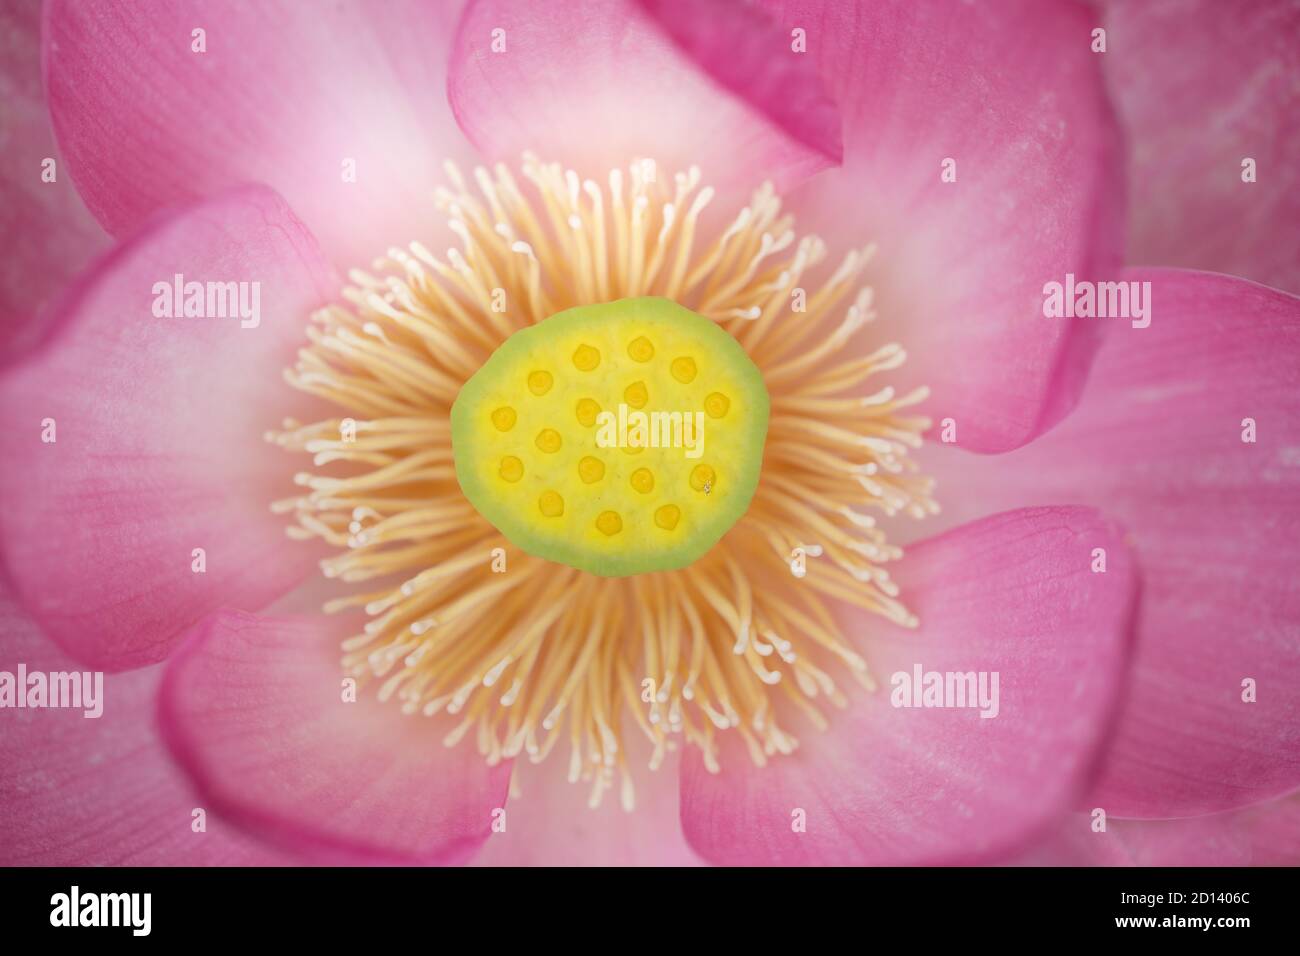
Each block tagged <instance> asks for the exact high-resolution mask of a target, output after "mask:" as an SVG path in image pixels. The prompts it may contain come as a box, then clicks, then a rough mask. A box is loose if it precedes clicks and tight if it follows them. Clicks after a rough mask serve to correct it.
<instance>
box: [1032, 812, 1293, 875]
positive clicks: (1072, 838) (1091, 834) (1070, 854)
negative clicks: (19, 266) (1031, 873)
mask: <svg viewBox="0 0 1300 956" xmlns="http://www.w3.org/2000/svg"><path fill="white" fill-rule="evenodd" d="M1092 823H1093V817H1092V816H1091V815H1090V814H1074V815H1072V816H1071V817H1069V819H1068V820H1067V821H1066V823H1065V824H1064V825H1062V827H1061V828H1060V830H1059V831H1058V832H1057V833H1055V834H1054V835H1053V836H1052V838H1051V839H1049V840H1047V841H1045V842H1044V843H1043V844H1042V845H1041V846H1039V847H1037V848H1036V849H1035V850H1034V851H1033V852H1031V853H1028V854H1026V855H1024V856H1023V857H1021V858H1020V859H1018V860H1016V861H1015V862H1017V863H1021V864H1027V865H1030V866H1297V865H1300V797H1296V796H1295V795H1292V796H1289V797H1282V798H1280V799H1278V800H1271V801H1269V802H1267V803H1261V804H1257V805H1255V806H1253V807H1247V808H1246V809H1244V810H1229V811H1227V812H1225V813H1213V814H1210V815H1209V816H1203V817H1187V818H1185V819H1182V820H1108V821H1107V822H1106V829H1105V831H1104V832H1096V831H1094V830H1093V827H1092Z"/></svg>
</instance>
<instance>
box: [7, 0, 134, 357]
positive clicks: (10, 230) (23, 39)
mask: <svg viewBox="0 0 1300 956" xmlns="http://www.w3.org/2000/svg"><path fill="white" fill-rule="evenodd" d="M0 155H3V156H4V158H5V159H4V163H3V164H2V165H0V236H3V237H4V240H3V246H2V247H0V364H7V363H9V362H11V361H13V360H14V358H16V357H17V356H18V355H19V354H20V353H22V352H24V351H26V350H27V349H28V348H30V347H31V346H32V345H33V344H34V343H35V342H36V340H37V339H38V338H39V337H40V333H41V331H42V329H43V328H44V325H43V323H42V321H41V320H42V319H43V318H48V313H42V312H41V307H42V306H43V305H45V304H46V303H47V302H48V301H49V300H50V299H51V298H52V297H53V296H54V295H55V294H56V293H57V292H58V291H59V289H60V288H61V287H62V286H63V285H64V283H66V282H68V281H69V280H70V279H71V278H72V277H73V275H75V274H76V272H77V270H79V269H80V268H81V267H82V266H83V265H85V264H86V263H87V262H88V261H90V259H91V258H92V257H93V256H95V255H97V254H98V253H99V252H100V251H101V250H103V249H104V248H106V247H107V246H108V236H106V235H105V234H104V230H103V229H101V228H100V227H99V224H98V223H96V222H95V220H94V219H93V218H92V217H91V215H90V213H89V212H88V211H87V210H86V207H85V204H84V203H82V201H81V197H80V196H78V195H77V190H76V188H75V187H74V186H73V185H72V177H71V176H69V175H68V172H67V168H66V167H65V166H64V165H63V157H62V155H61V154H60V153H59V151H58V149H57V148H56V147H55V145H54V131H53V130H52V129H51V128H50V117H49V113H48V112H47V111H46V108H45V93H44V91H43V90H42V88H41V6H40V4H39V3H32V2H30V0H0ZM50 163H52V164H53V165H47V164H50ZM50 176H52V177H53V182H47V181H46V179H47V178H49V177H50Z"/></svg>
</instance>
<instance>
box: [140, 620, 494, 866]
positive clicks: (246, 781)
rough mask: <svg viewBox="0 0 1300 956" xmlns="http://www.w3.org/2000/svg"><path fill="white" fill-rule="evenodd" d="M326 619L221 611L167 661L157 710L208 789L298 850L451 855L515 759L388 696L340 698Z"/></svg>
mask: <svg viewBox="0 0 1300 956" xmlns="http://www.w3.org/2000/svg"><path fill="white" fill-rule="evenodd" d="M338 638H339V628H338V626H337V624H335V623H334V622H331V621H329V620H328V619H326V618H323V617H320V616H316V617H280V618H266V617H257V616H255V615H251V614H243V613H240V612H233V611H229V612H227V611H223V612H218V613H215V614H213V615H212V616H211V617H209V618H208V619H207V620H206V621H204V622H203V624H202V625H200V626H199V627H198V628H197V629H196V630H195V632H194V634H193V635H192V637H191V639H190V640H189V641H187V642H186V643H185V644H184V645H183V646H182V647H181V648H180V649H179V650H178V651H177V653H176V654H175V655H174V656H173V658H172V660H171V661H170V662H169V664H168V666H167V673H166V677H165V679H164V682H163V687H162V693H161V696H160V700H159V719H160V721H161V723H162V729H163V735H164V737H165V739H166V740H167V743H168V744H169V746H170V747H171V749H172V752H173V753H174V754H175V756H176V758H177V759H178V760H179V761H180V763H181V765H182V766H183V767H184V768H185V770H186V772H187V773H189V775H190V776H191V778H192V779H193V780H194V783H195V784H196V786H197V788H198V791H199V793H200V794H201V796H202V799H203V800H205V801H206V802H207V805H208V806H211V807H213V808H215V809H216V810H217V811H218V812H219V813H222V814H224V815H225V816H227V817H228V818H230V819H231V820H233V821H234V822H236V823H238V824H240V825H241V826H243V827H245V828H246V829H248V830H251V831H252V832H254V833H257V834H259V835H261V836H263V837H265V838H266V839H268V840H270V841H272V842H275V843H277V844H279V845H282V846H285V847H287V848H290V849H293V850H295V851H298V852H302V853H306V854H311V855H313V856H315V857H319V858H323V859H326V860H330V861H344V862H349V863H358V862H364V863H406V864H430V863H439V864H441V863H456V862H462V861H464V860H465V859H466V858H468V857H469V855H471V854H472V853H473V852H474V850H476V849H477V848H478V847H479V846H480V845H481V844H482V842H483V840H485V839H486V838H487V836H488V834H489V831H490V827H491V824H492V819H493V811H494V810H495V809H497V808H501V807H504V806H505V799H506V789H507V786H508V782H509V774H510V767H509V765H508V764H502V765H500V766H498V767H496V768H493V769H489V768H488V766H487V764H486V762H485V761H484V759H483V758H482V757H481V756H479V754H478V753H477V752H476V750H475V749H474V746H473V741H472V739H471V740H470V741H467V742H463V743H462V744H461V745H460V746H457V747H455V748H447V747H445V746H443V742H442V738H443V736H444V735H445V734H446V732H447V730H448V729H449V728H448V727H446V726H441V725H440V724H439V723H438V722H437V721H434V720H430V719H427V718H425V717H423V716H419V715H417V716H407V715H404V714H403V713H402V711H401V707H400V706H399V704H398V702H396V701H388V702H386V703H381V702H380V701H379V700H378V699H377V698H376V695H375V688H374V687H373V686H364V685H363V686H361V687H360V688H358V690H357V693H356V700H355V701H353V702H345V701H344V692H343V682H344V676H343V671H342V669H341V667H340V665H339V655H340V651H339V647H338Z"/></svg>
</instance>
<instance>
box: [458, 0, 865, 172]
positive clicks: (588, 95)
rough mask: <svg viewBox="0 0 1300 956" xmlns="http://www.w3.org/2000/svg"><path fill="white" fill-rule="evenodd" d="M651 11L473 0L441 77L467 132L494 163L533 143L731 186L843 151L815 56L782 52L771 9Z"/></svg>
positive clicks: (662, 7)
mask: <svg viewBox="0 0 1300 956" xmlns="http://www.w3.org/2000/svg"><path fill="white" fill-rule="evenodd" d="M648 7H649V9H646V8H643V7H642V6H641V5H640V4H639V3H637V2H635V0H576V2H566V3H563V4H538V3H533V2H529V0H471V2H470V3H469V5H468V6H467V8H466V11H465V15H464V17H463V18H462V20H461V24H460V28H459V31H458V33H457V37H456V44H455V48H454V53H453V55H452V61H451V65H450V67H449V70H448V87H447V89H448V95H449V97H450V99H451V104H452V108H453V109H454V110H455V113H456V118H457V120H459V122H460V125H461V128H462V129H463V130H464V131H465V134H466V135H467V136H468V137H469V138H470V140H472V141H473V143H474V144H475V145H476V146H477V147H478V148H479V149H480V150H481V151H482V152H483V153H484V154H485V155H486V156H487V157H488V158H490V159H494V160H495V159H501V160H506V161H509V162H514V161H515V160H517V159H518V157H519V154H520V153H521V152H522V151H524V150H532V151H534V152H536V153H538V154H539V155H540V156H541V157H542V158H543V159H547V160H555V161H559V162H561V163H564V164H566V165H567V166H571V167H573V168H575V169H576V170H578V172H580V173H582V174H583V175H587V176H595V177H599V178H600V179H601V181H603V179H604V176H605V174H606V173H607V172H608V170H609V169H610V168H612V167H614V166H620V167H621V166H626V165H627V164H628V163H629V162H630V161H631V160H633V159H637V158H647V157H648V158H651V159H654V160H656V161H657V162H658V163H659V164H660V168H661V169H664V170H665V175H671V173H672V172H674V171H676V170H679V169H680V170H684V169H686V168H687V167H688V166H691V165H698V166H699V167H700V168H701V170H702V172H703V175H704V181H705V182H707V183H710V184H712V185H714V186H717V187H720V188H723V189H726V190H732V189H738V188H749V187H752V186H754V185H757V184H758V183H760V182H762V181H763V180H765V179H771V180H773V181H774V182H775V183H776V184H777V185H778V186H788V185H789V184H791V183H793V182H797V181H798V180H800V179H802V178H803V177H805V176H807V175H809V174H810V173H813V172H815V171H816V170H819V169H823V168H825V167H826V166H827V165H829V164H832V163H835V162H838V161H839V158H840V137H839V123H838V116H837V114H836V112H835V108H834V105H833V103H832V102H831V100H830V99H829V97H828V96H827V94H826V92H825V90H824V88H823V86H822V84H821V82H820V81H819V80H818V78H817V76H816V73H815V72H814V71H813V70H812V69H811V68H810V67H809V66H807V65H804V64H801V63H794V62H792V61H790V60H789V59H784V58H782V59H778V56H779V54H780V53H782V52H788V50H789V47H788V44H787V43H786V42H785V41H784V40H782V38H781V36H780V35H779V34H777V33H776V32H775V30H774V28H773V24H772V23H770V22H769V21H768V20H767V19H766V18H765V17H763V16H762V15H760V14H759V13H757V11H754V10H752V9H748V8H746V7H743V6H740V5H735V4H722V3H719V2H716V0H705V2H703V3H700V4H691V5H689V6H688V5H683V4H680V3H668V2H659V3H649V4H648ZM494 44H495V47H496V50H495V51H494ZM679 44H680V46H679ZM502 48H504V49H502ZM498 51H499V52H498ZM722 58H728V63H727V65H726V67H725V68H723V67H722V65H721V60H722ZM702 66H703V67H706V68H707V69H708V70H709V72H712V73H713V76H712V77H711V76H710V75H709V72H706V70H705V69H702V68H701V67H702ZM719 70H721V73H720V72H719ZM716 80H721V82H720V83H719V82H715V81H716Z"/></svg>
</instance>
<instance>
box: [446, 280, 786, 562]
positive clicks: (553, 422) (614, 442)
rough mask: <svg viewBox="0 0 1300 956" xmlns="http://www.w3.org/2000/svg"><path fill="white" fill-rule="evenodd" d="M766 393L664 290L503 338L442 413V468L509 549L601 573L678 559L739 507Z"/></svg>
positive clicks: (752, 468) (702, 545) (756, 457)
mask: <svg viewBox="0 0 1300 956" xmlns="http://www.w3.org/2000/svg"><path fill="white" fill-rule="evenodd" d="M767 418H768V397H767V389H766V388H765V387H764V386H763V377H762V375H761V374H760V373H759V371H758V369H757V368H755V367H754V363H753V362H752V361H750V359H749V356H748V355H746V354H745V350H744V349H742V348H741V347H740V345H739V344H738V343H737V342H736V340H735V339H734V338H732V337H731V336H730V335H728V334H727V333H726V332H725V331H723V330H722V328H720V327H719V326H718V325H716V324H715V323H713V322H711V321H709V320H708V319H705V318H702V317H701V316H698V315H696V314H695V313H694V312H690V311H688V310H686V309H684V308H682V307H681V306H679V305H677V304H675V303H673V302H670V301H669V300H667V299H656V298H640V299H623V300H621V301H618V302H613V303H609V304H606V305H590V306H580V307H578V308H575V309H569V310H567V311H565V312H561V313H560V314H559V315H554V316H551V317H550V318H548V319H546V320H545V321H543V322H540V323H538V324H537V325H533V326H529V327H528V328H526V329H521V330H520V331H518V332H516V333H514V334H513V335H512V336H510V338H509V339H507V340H506V342H505V344H504V345H502V346H501V347H500V348H499V349H497V350H496V352H494V353H493V354H492V357H491V358H490V359H488V360H487V362H486V363H485V364H484V365H483V367H482V368H480V369H479V370H478V371H477V372H475V373H474V375H473V377H472V378H470V380H469V381H468V382H466V383H465V386H464V387H463V388H462V389H461V390H460V395H459V397H458V398H457V399H456V402H455V404H454V405H453V406H452V409H451V435H452V439H451V440H452V449H453V451H454V453H455V459H456V477H457V478H458V479H459V481H460V486H461V488H462V489H463V490H464V492H465V496H466V497H467V498H468V499H469V500H470V502H471V503H472V504H473V505H474V507H476V508H477V509H478V510H479V512H480V513H481V514H482V515H483V517H485V518H487V520H488V521H490V522H491V523H492V525H493V526H494V527H496V528H497V529H498V530H499V531H501V533H502V534H504V535H505V536H506V538H508V539H509V540H510V542H511V543H512V544H514V545H515V546H517V547H518V548H520V549H521V550H523V551H525V552H527V553H528V554H532V555H536V556H537V557H540V558H549V559H551V560H552V561H559V562H561V563H563V564H567V565H570V566H572V567H575V568H578V569H579V570H582V571H589V572H591V573H593V574H601V575H628V574H638V573H642V572H646V571H667V570H672V569H674V568H681V567H685V566H686V565H688V564H690V563H691V562H693V561H694V560H695V559H696V558H698V557H700V555H702V554H704V553H705V552H706V551H708V550H709V549H710V548H711V547H713V545H714V544H716V543H717V541H718V539H719V538H721V537H722V535H723V534H724V533H725V532H726V531H727V530H728V529H730V528H731V526H732V525H733V524H735V523H736V519H738V518H739V517H740V516H741V515H742V514H744V513H745V510H746V509H747V508H748V507H749V502H750V499H751V498H752V497H753V495H754V488H755V487H756V486H757V484H758V472H759V464H760V463H761V461H762V458H763V440H764V438H765V437H766V436H767Z"/></svg>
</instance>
